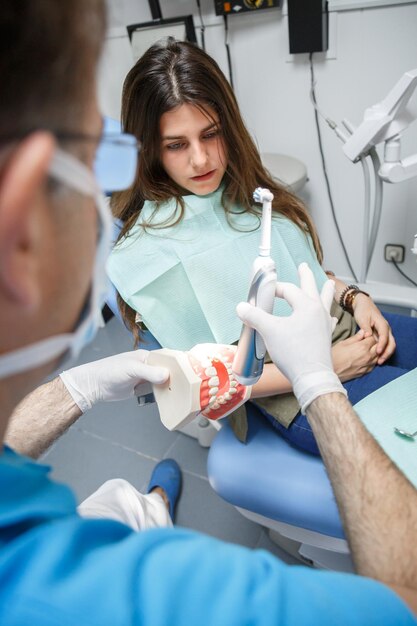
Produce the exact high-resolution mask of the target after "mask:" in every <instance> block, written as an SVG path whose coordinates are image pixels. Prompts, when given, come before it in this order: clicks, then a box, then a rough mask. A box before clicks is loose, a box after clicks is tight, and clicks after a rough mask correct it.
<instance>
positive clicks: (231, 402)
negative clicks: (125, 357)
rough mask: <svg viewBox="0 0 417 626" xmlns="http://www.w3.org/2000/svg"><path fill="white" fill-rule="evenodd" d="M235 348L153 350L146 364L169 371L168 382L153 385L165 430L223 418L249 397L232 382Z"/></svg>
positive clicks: (246, 390) (201, 346)
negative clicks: (198, 417)
mask: <svg viewBox="0 0 417 626" xmlns="http://www.w3.org/2000/svg"><path fill="white" fill-rule="evenodd" d="M235 352H236V346H227V345H221V344H220V345H219V344H211V343H205V344H199V345H197V346H194V348H192V350H190V351H189V352H181V351H179V350H169V349H165V348H164V349H162V350H154V351H153V352H150V354H149V356H148V360H147V362H148V363H149V364H150V365H159V366H163V367H166V368H168V369H169V372H170V377H169V380H168V381H167V382H166V383H164V384H163V385H154V387H153V393H154V396H155V400H156V402H157V404H158V409H159V414H160V418H161V421H162V423H163V424H164V426H165V427H166V428H168V430H175V429H176V428H180V427H182V426H185V425H186V424H188V423H189V422H191V421H192V420H193V419H194V418H196V417H197V416H198V415H203V416H204V417H207V418H208V419H209V420H218V419H220V418H222V417H226V416H227V415H229V413H231V412H232V411H234V410H235V409H237V408H238V407H239V406H240V405H242V404H243V403H244V402H246V400H248V399H249V397H250V391H251V390H250V387H248V386H245V385H242V384H241V383H240V382H239V381H237V380H236V378H235V376H234V374H233V372H232V362H233V358H234V355H235Z"/></svg>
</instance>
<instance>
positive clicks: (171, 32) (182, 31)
mask: <svg viewBox="0 0 417 626" xmlns="http://www.w3.org/2000/svg"><path fill="white" fill-rule="evenodd" d="M127 32H128V35H129V39H130V43H131V44H132V51H133V58H134V61H135V62H136V61H137V60H138V59H139V58H140V57H141V56H142V55H143V53H144V52H146V50H147V49H148V48H149V47H150V46H152V45H153V44H154V43H155V42H156V41H158V40H159V39H163V38H164V37H174V38H175V39H178V40H180V41H191V42H192V43H197V37H196V34H195V28H194V20H193V16H192V15H185V16H182V17H170V18H166V19H159V20H153V21H152V22H142V23H140V24H132V25H131V26H127Z"/></svg>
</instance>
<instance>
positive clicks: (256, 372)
mask: <svg viewBox="0 0 417 626" xmlns="http://www.w3.org/2000/svg"><path fill="white" fill-rule="evenodd" d="M276 281H277V274H276V270H275V266H274V265H273V264H272V265H270V266H269V267H268V268H267V269H261V270H259V271H258V272H257V273H256V274H255V276H254V278H253V281H252V283H251V286H250V289H249V295H248V302H249V304H252V305H254V306H259V307H261V308H262V309H263V310H264V311H266V312H267V313H272V310H273V307H274V298H275V284H276ZM265 352H266V348H265V344H264V341H263V339H262V337H261V336H260V335H259V333H257V332H256V331H255V330H254V329H253V328H250V327H249V326H246V324H243V326H242V332H241V335H240V339H239V344H238V348H237V351H236V355H235V358H234V361H233V366H232V369H233V373H234V375H235V376H236V378H237V380H238V381H239V382H240V383H241V384H243V385H247V386H248V385H254V384H255V383H256V382H257V381H258V380H259V378H260V377H261V375H262V372H263V367H264V357H265Z"/></svg>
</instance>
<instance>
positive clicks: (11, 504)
mask: <svg viewBox="0 0 417 626" xmlns="http://www.w3.org/2000/svg"><path fill="white" fill-rule="evenodd" d="M48 472H49V468H48V467H45V466H41V465H38V464H36V463H33V462H32V461H30V460H29V459H26V458H24V457H22V456H19V455H17V454H15V453H14V452H12V451H11V450H10V449H8V448H5V449H4V451H3V453H2V454H1V455H0V546H1V547H0V624H1V625H2V626H38V625H48V626H52V625H53V626H57V625H59V626H95V625H97V626H106V625H108V626H118V625H124V626H125V625H131V624H141V625H146V626H162V625H165V626H167V625H169V626H205V625H206V624H212V625H213V626H223V625H227V626H235V625H236V626H242V625H243V624H250V625H251V626H254V625H257V624H259V625H262V626H269V625H271V626H272V625H275V626H276V625H277V624H280V625H285V626H303V625H304V624H313V625H317V626H319V625H320V626H327V625H330V624H334V625H337V626H340V625H341V624H343V625H345V624H351V625H352V626H353V625H354V626H360V625H361V624H363V625H366V626H372V625H374V624H375V625H378V626H384V625H385V624H395V625H396V626H402V625H404V626H405V625H408V624H415V623H416V622H415V620H414V618H413V616H412V615H411V613H410V611H409V610H408V608H407V607H406V606H405V605H404V604H403V602H402V601H401V600H400V599H399V598H397V596H396V595H395V594H394V593H392V592H391V591H390V590H389V589H387V588H386V587H384V586H383V585H381V584H379V583H377V582H375V581H372V580H368V579H364V578H359V577H357V576H352V575H347V574H337V573H327V572H317V571H313V570H310V569H308V568H305V567H294V566H287V565H285V564H283V563H281V562H280V561H278V560H277V559H275V558H274V557H273V556H272V555H270V554H268V553H267V552H263V551H252V550H248V549H245V548H241V547H238V546H234V545H228V544H225V543H222V542H220V541H217V540H214V539H210V538H208V537H204V536H202V535H198V534H196V533H193V532H189V531H186V530H181V529H158V530H149V531H144V532H141V533H136V532H134V531H132V530H131V529H129V528H128V527H127V526H124V525H123V524H120V523H118V522H114V521H110V520H109V521H108V520H86V519H82V518H80V517H79V516H78V515H77V513H76V508H75V507H76V502H75V499H74V496H73V495H72V493H71V491H70V490H69V489H68V488H67V487H65V486H63V485H60V484H57V483H55V482H52V481H51V480H50V479H49V478H48ZM300 600H301V601H300Z"/></svg>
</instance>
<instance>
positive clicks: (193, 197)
mask: <svg viewBox="0 0 417 626" xmlns="http://www.w3.org/2000/svg"><path fill="white" fill-rule="evenodd" d="M122 122H123V125H124V129H125V130H126V131H127V132H130V133H132V134H134V135H136V137H137V138H138V139H139V140H140V142H141V144H142V151H141V157H140V163H139V168H138V172H137V177H136V182H135V184H134V185H133V187H132V188H131V189H129V190H128V191H126V192H121V193H119V194H115V196H114V197H113V199H112V204H113V211H114V214H115V216H117V217H118V218H120V219H121V220H122V222H123V228H122V231H121V234H120V237H119V240H118V243H117V245H116V246H115V248H114V250H113V252H112V255H111V257H110V260H109V264H108V272H109V275H110V278H111V280H112V282H113V283H114V284H115V286H116V288H117V289H118V291H119V294H120V296H121V298H120V300H119V302H120V306H121V311H122V314H123V317H124V319H125V321H126V323H127V325H128V327H129V328H130V329H131V330H132V331H133V333H134V334H135V337H136V338H138V335H139V327H138V322H137V320H138V319H139V318H138V316H137V313H140V318H141V319H142V321H143V323H144V324H145V325H146V326H147V327H148V328H149V329H150V330H151V332H152V333H153V334H154V335H155V337H156V338H157V339H158V340H159V341H160V343H161V344H162V345H163V346H164V347H169V348H176V349H182V350H184V349H190V348H191V347H192V346H193V345H195V344H197V343H205V342H216V343H233V342H236V341H237V340H238V338H239V332H240V322H239V320H238V319H237V316H236V314H235V307H236V304H237V303H238V302H239V301H240V300H244V299H246V296H247V287H248V282H247V281H248V278H249V272H250V266H251V264H252V261H253V258H254V257H255V256H256V254H257V245H258V240H259V230H258V229H259V211H260V207H256V206H255V205H254V203H253V200H252V194H253V191H254V189H255V188H256V187H259V186H261V187H267V188H268V189H270V190H271V191H272V193H273V194H274V201H273V211H274V219H273V235H272V256H273V258H274V260H275V262H276V266H277V271H278V277H279V280H285V281H292V282H296V281H297V280H298V275H297V267H298V265H299V263H301V262H302V261H306V262H308V263H309V265H310V267H311V268H312V269H313V272H314V274H315V277H316V280H317V283H318V286H319V287H321V285H322V284H323V282H324V280H326V274H325V272H324V271H323V269H322V268H321V261H322V252H321V247H320V243H319V239H318V236H317V233H316V231H315V228H314V225H313V223H312V221H311V219H310V217H309V215H308V213H307V211H306V209H305V207H304V206H303V205H302V203H301V202H300V200H299V199H298V198H296V197H295V196H294V195H293V194H292V193H291V192H290V191H289V190H287V189H285V187H283V186H281V185H280V184H278V183H277V181H276V180H274V179H273V178H272V177H271V175H270V174H269V173H268V171H266V170H265V168H264V167H263V165H262V163H261V159H260V156H259V153H258V150H257V149H256V147H255V145H254V142H253V140H252V139H251V137H250V135H249V133H248V131H247V129H246V127H245V125H244V123H243V120H242V117H241V114H240V112H239V108H238V106H237V103H236V99H235V96H234V94H233V92H232V90H231V88H230V86H229V84H228V82H227V80H226V79H225V77H224V75H223V74H222V72H221V70H220V69H219V67H218V66H217V64H216V62H215V61H214V60H213V59H212V58H210V57H209V56H208V55H207V54H206V53H205V52H203V51H202V50H200V49H199V48H197V47H195V46H193V45H192V44H189V43H185V42H176V41H174V40H172V39H168V40H167V41H164V42H159V43H158V44H155V45H154V46H152V47H151V48H150V49H149V50H148V51H147V52H146V53H145V54H144V55H143V56H142V58H141V59H139V61H138V62H137V63H136V65H135V66H134V67H133V68H132V70H131V71H130V72H129V74H128V76H127V78H126V81H125V84H124V90H123V103H122ZM334 280H335V282H336V293H335V303H334V306H333V311H332V313H333V315H335V316H336V317H337V318H338V323H337V325H336V329H335V332H334V336H333V348H332V350H333V361H334V366H335V370H336V372H337V373H338V375H339V377H340V379H341V380H342V382H343V383H344V386H345V388H346V389H347V391H348V394H349V398H350V400H351V402H352V403H355V402H357V401H358V400H360V399H361V398H363V397H364V396H366V395H368V394H369V393H371V392H372V391H374V390H375V389H377V388H379V387H381V386H382V385H384V384H386V383H387V382H389V381H390V380H393V379H394V378H396V377H398V376H400V375H402V374H403V373H405V372H406V371H408V370H409V369H412V368H414V367H415V366H417V350H416V346H417V324H416V322H415V320H412V319H411V318H405V317H402V316H395V315H390V316H386V317H387V319H385V318H384V317H383V316H382V315H381V313H380V312H379V310H378V309H377V307H376V306H375V305H374V303H373V302H372V300H371V298H370V297H369V296H368V295H367V294H364V293H361V292H358V291H357V290H356V289H355V288H352V287H347V286H346V285H345V284H344V283H342V282H341V281H339V280H338V279H336V278H334ZM339 304H340V305H341V306H339ZM280 306H281V309H280V308H279V307H280ZM277 307H278V308H277V309H276V312H278V313H281V314H288V312H289V311H288V310H285V305H284V304H278V305H277ZM387 320H388V321H387ZM388 322H389V323H388ZM358 329H359V330H358ZM391 329H392V330H391ZM393 333H394V335H395V337H396V341H397V350H396V352H395V354H394V350H395V341H394V338H393ZM251 400H252V401H253V402H255V404H256V405H257V406H258V407H259V408H260V409H261V411H262V413H263V414H264V415H265V416H266V417H267V418H268V419H269V420H270V421H271V423H272V424H273V426H274V427H275V428H276V429H277V430H279V432H280V433H281V434H282V435H283V436H284V437H285V438H286V439H287V440H289V441H290V442H291V443H293V444H294V445H296V446H298V447H300V448H303V449H305V450H308V451H310V452H313V453H315V454H318V453H319V452H318V449H317V446H316V443H315V440H314V437H313V434H312V432H311V429H310V427H309V424H308V422H307V419H306V417H305V416H304V415H301V413H300V412H299V407H298V405H297V402H296V400H295V398H294V396H293V395H292V393H291V387H290V384H289V382H288V381H287V380H286V379H285V377H284V376H283V375H282V374H281V373H280V372H279V371H278V370H277V369H276V367H275V366H274V365H273V364H272V363H269V364H267V365H266V366H265V369H264V374H263V376H262V378H261V379H260V381H259V382H258V383H257V384H256V385H255V386H254V387H253V389H252V394H251ZM232 425H233V427H234V430H235V432H236V434H237V435H238V436H239V438H241V439H242V440H244V438H245V436H246V416H245V413H244V412H239V413H238V415H235V416H234V417H233V418H232Z"/></svg>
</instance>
